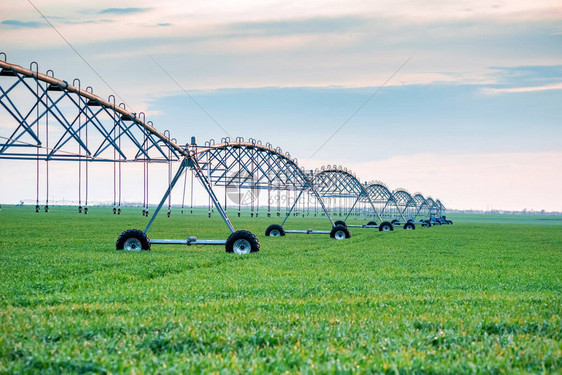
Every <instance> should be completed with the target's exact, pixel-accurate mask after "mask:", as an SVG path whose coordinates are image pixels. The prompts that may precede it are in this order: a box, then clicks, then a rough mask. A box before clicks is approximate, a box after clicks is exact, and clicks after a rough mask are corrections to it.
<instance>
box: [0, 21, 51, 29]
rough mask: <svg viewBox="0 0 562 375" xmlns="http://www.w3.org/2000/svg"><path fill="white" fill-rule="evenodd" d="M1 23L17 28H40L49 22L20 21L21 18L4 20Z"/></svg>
mask: <svg viewBox="0 0 562 375" xmlns="http://www.w3.org/2000/svg"><path fill="white" fill-rule="evenodd" d="M0 24H1V25H7V26H10V27H12V28H16V29H38V28H40V27H45V26H47V24H46V23H43V22H35V21H19V20H4V21H2V22H0Z"/></svg>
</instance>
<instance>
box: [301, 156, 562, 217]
mask: <svg viewBox="0 0 562 375" xmlns="http://www.w3.org/2000/svg"><path fill="white" fill-rule="evenodd" d="M323 164H330V162H323V161H315V162H311V163H307V167H313V168H315V167H319V166H321V165H323ZM332 164H333V162H332ZM560 165H562V152H536V153H532V152H521V153H469V154H461V153H442V154H437V153H423V154H416V155H407V156H394V157H389V158H387V159H385V160H377V161H368V162H364V163H347V164H346V166H347V167H348V169H351V170H352V171H353V172H354V173H356V174H357V177H358V178H360V180H361V181H368V180H373V179H376V180H381V181H383V182H385V183H386V184H388V185H389V188H390V189H391V190H393V189H396V188H398V187H399V186H400V187H404V188H406V189H408V190H409V191H410V192H414V191H421V193H422V194H423V195H424V196H432V197H433V198H434V199H437V198H439V199H440V200H441V201H442V202H443V203H444V204H445V206H446V207H450V208H458V209H470V208H472V209H486V208H488V207H489V206H492V207H493V208H497V209H505V210H522V209H524V208H527V209H530V208H533V209H537V210H540V209H545V210H547V211H550V210H556V211H562V196H561V195H560V194H559V192H560V190H561V189H562V170H561V169H560Z"/></svg>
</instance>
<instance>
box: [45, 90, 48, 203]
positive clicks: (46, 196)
mask: <svg viewBox="0 0 562 375" xmlns="http://www.w3.org/2000/svg"><path fill="white" fill-rule="evenodd" d="M45 85H46V86H45V89H46V90H47V88H48V84H45ZM45 104H46V107H47V110H46V112H45V147H47V148H46V150H45V155H46V160H45V168H46V169H45V173H46V174H45V186H46V194H45V212H49V95H48V94H46V95H45Z"/></svg>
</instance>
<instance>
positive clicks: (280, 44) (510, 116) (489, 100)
mask: <svg viewBox="0 0 562 375" xmlns="http://www.w3.org/2000/svg"><path fill="white" fill-rule="evenodd" d="M33 4H34V5H35V6H36V7H37V8H38V9H39V10H41V12H42V13H43V14H44V15H45V16H46V17H47V18H48V19H49V21H50V22H51V23H52V24H53V25H54V26H55V27H56V28H57V30H58V31H59V32H60V34H62V35H63V36H64V37H65V38H66V39H67V40H68V42H69V43H70V44H72V46H73V47H74V48H75V49H76V50H77V51H78V52H79V53H80V55H81V56H82V57H83V58H84V59H85V60H86V61H87V62H88V63H89V64H90V65H91V66H92V67H94V69H95V70H96V71H97V72H98V73H99V75H100V76H101V77H102V78H103V80H101V79H100V78H99V77H98V76H97V75H96V74H95V73H94V72H93V71H92V70H91V69H90V68H89V67H88V65H87V64H86V63H85V62H84V61H83V60H82V59H81V57H79V56H78V55H77V54H76V53H75V52H74V51H73V50H72V48H70V47H69V46H68V44H67V43H66V42H65V41H64V40H63V39H62V38H61V37H60V36H59V35H58V34H57V33H56V32H55V31H54V30H53V29H52V28H51V26H49V24H47V23H46V22H45V21H44V20H43V19H42V18H41V16H40V15H39V13H38V12H37V11H36V10H35V9H34V8H33V6H32V5H31V4H30V3H29V2H28V1H19V2H14V1H8V0H0V36H1V39H0V40H2V46H1V49H2V51H3V52H5V53H6V54H7V61H9V62H11V63H15V64H18V65H22V66H24V67H28V66H29V64H30V63H31V62H32V61H37V62H38V64H39V70H40V71H46V70H47V69H52V70H53V71H54V73H55V76H56V77H57V78H59V79H64V80H67V81H71V80H72V79H73V78H75V77H79V78H80V79H81V81H82V82H83V84H87V85H90V86H92V87H93V88H94V92H95V93H96V94H97V95H99V96H101V97H104V98H105V97H107V96H108V95H110V94H114V95H115V94H117V95H116V96H118V98H121V100H122V101H123V102H125V103H126V104H127V106H128V108H130V109H131V110H132V111H133V112H140V111H144V112H146V113H147V119H150V120H151V121H153V122H154V124H155V126H156V127H157V128H158V129H159V130H162V131H163V130H164V129H169V130H170V132H171V134H172V136H174V137H175V138H177V139H178V140H179V141H180V142H181V143H185V142H187V141H188V140H189V138H190V137H191V136H196V137H197V138H198V139H199V141H200V142H203V141H204V140H207V139H210V138H214V139H220V138H222V137H224V136H226V134H225V132H224V131H223V130H222V129H220V128H219V126H217V125H216V124H215V122H214V121H212V120H211V119H210V118H209V117H208V116H207V115H206V114H205V113H204V112H203V111H202V110H201V109H200V108H199V107H198V106H197V105H196V104H195V103H194V102H193V101H191V100H190V98H189V97H187V96H186V94H185V93H184V92H182V91H181V90H180V89H179V88H178V86H177V85H176V83H174V81H172V80H171V79H170V78H169V77H168V76H167V74H165V73H164V72H163V71H162V70H161V69H160V68H159V67H158V66H157V65H156V64H155V62H154V61H153V59H154V60H156V61H157V62H158V63H159V64H160V65H161V66H162V67H163V68H164V70H165V71H166V72H167V73H168V74H169V75H170V76H172V77H173V78H174V80H176V81H177V82H178V83H179V84H180V85H181V86H182V87H183V88H184V89H185V90H186V91H187V92H189V94H190V95H191V96H192V97H193V98H195V99H196V100H197V102H198V103H199V104H200V105H201V106H202V107H203V108H204V109H205V110H206V111H207V112H208V113H209V114H210V115H211V116H212V117H213V119H214V120H215V121H216V122H218V123H219V124H220V126H221V127H222V128H224V129H225V130H226V132H227V133H228V134H230V135H231V136H233V137H237V136H242V137H245V138H249V137H253V138H256V139H261V140H262V141H263V142H264V143H265V142H270V143H272V144H273V145H275V146H279V147H281V148H282V149H283V150H284V151H289V152H290V153H291V155H292V156H293V157H296V158H298V160H299V163H300V165H303V166H304V167H305V168H306V169H309V168H310V169H312V168H316V167H319V166H321V165H324V164H332V165H333V164H337V165H342V166H346V167H347V168H348V169H351V170H353V171H354V172H356V174H357V176H358V177H359V178H360V179H361V180H362V181H369V180H380V181H384V182H385V183H386V184H387V185H389V187H391V188H392V189H394V188H398V187H402V188H406V189H408V190H409V191H411V192H417V191H420V192H422V194H424V195H426V196H428V195H429V196H432V197H434V198H439V199H441V201H442V202H443V203H444V204H445V205H446V206H447V207H450V208H456V209H490V208H494V209H506V210H523V209H528V210H529V209H533V210H542V209H545V210H547V211H554V210H556V211H562V194H560V191H562V172H561V171H562V111H561V110H560V108H561V105H560V103H561V102H562V3H560V2H559V1H544V0H539V1H523V0H514V1H490V0H486V1H480V0H476V1H474V0H472V1H437V0H428V1H424V2H419V1H361V0H349V1H346V2H342V1H306V2H296V1H295V2H292V1H270V0H265V1H259V2H255V1H236V2H230V1H219V0H214V1H213V0H212V1H205V2H186V1H158V2H154V1H144V0H140V1H139V0H136V1H119V2H114V1H96V2H76V1H70V0H68V1H58V0H49V1H46V0H33ZM405 63H406V64H405ZM403 64H405V65H403ZM402 65H403V67H402V68H401V69H400V67H401V66H402ZM390 77H392V78H391V79H390V80H389V78H390ZM104 81H105V82H107V83H108V84H109V86H108V85H106V83H104ZM386 81H388V82H387V83H386V84H385V82H386ZM383 85H384V87H381V86H383ZM375 93H376V95H374V96H372V95H373V94H375ZM369 98H371V99H370V100H369ZM365 103H366V104H365ZM362 105H364V106H362ZM358 109H360V110H359V111H358V112H357V113H356V114H355V115H354V113H355V112H356V111H357V110H358ZM343 124H345V126H343V128H341V130H340V131H339V132H337V129H338V128H340V127H341V126H342V125H343ZM0 132H5V129H3V128H2V127H0ZM334 134H335V135H334ZM0 135H4V134H3V133H2V134H0ZM330 137H331V138H330ZM328 139H330V140H329V141H328V142H327V143H326V141H327V140H328ZM323 145H324V146H323ZM32 164H33V163H32ZM0 168H1V170H2V171H3V175H4V176H7V175H17V178H14V179H7V178H2V179H1V180H0V201H3V202H6V203H8V202H17V201H19V200H20V199H31V200H34V197H35V190H34V184H35V169H34V165H31V164H22V163H20V162H13V161H6V160H0ZM57 168H59V170H60V172H58V174H57ZM95 168H98V169H99V171H98V172H97V173H99V178H98V182H97V183H96V184H95V186H92V199H94V200H99V201H106V200H110V199H111V197H112V187H111V186H109V187H108V185H111V183H108V181H107V180H108V173H109V171H108V170H107V167H95ZM104 168H105V169H104ZM128 168H130V169H128V172H127V173H128V175H127V176H128V180H130V181H131V187H129V188H128V190H127V191H126V195H127V198H128V200H130V201H133V200H140V199H141V197H142V192H139V191H138V189H136V188H135V186H138V183H136V181H138V180H142V177H141V175H140V172H139V169H138V168H136V167H128ZM155 168H156V167H155ZM68 171H69V169H68V166H53V175H54V176H58V177H56V178H54V179H53V181H52V184H53V186H54V187H53V188H51V193H50V199H51V200H61V199H63V198H64V199H67V200H72V199H75V198H76V197H75V195H76V194H77V193H76V187H75V185H76V183H75V182H76V181H75V180H76V179H75V178H74V175H73V173H72V172H71V173H69V172H68ZM158 173H160V172H159V171H155V173H154V176H158ZM164 174H165V173H164ZM164 174H163V175H164ZM165 182H166V181H165V178H161V179H156V178H155V179H154V183H153V190H152V191H151V201H154V202H156V200H157V199H158V196H159V195H160V194H162V193H163V190H164V188H165ZM141 184H142V182H141ZM177 197H178V195H176V198H175V199H178V198H177Z"/></svg>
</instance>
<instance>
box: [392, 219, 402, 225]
mask: <svg viewBox="0 0 562 375" xmlns="http://www.w3.org/2000/svg"><path fill="white" fill-rule="evenodd" d="M390 224H392V225H400V220H397V219H394V220H392V221H391V222H390Z"/></svg>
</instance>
